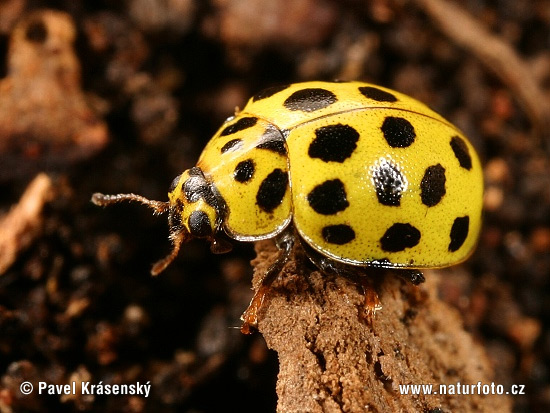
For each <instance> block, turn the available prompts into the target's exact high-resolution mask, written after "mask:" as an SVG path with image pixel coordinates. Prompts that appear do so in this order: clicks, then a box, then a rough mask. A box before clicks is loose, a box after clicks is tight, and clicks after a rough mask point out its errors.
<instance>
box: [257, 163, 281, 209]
mask: <svg viewBox="0 0 550 413" xmlns="http://www.w3.org/2000/svg"><path fill="white" fill-rule="evenodd" d="M287 187H288V174H287V173H286V172H284V171H282V170H281V169H279V168H277V169H275V170H273V171H272V172H271V173H270V174H269V175H267V177H266V178H265V179H264V180H263V181H262V183H261V184H260V189H259V190H258V193H257V194H256V203H257V204H258V206H259V207H260V208H261V209H262V210H263V211H265V212H273V210H274V209H275V208H277V207H278V206H279V205H280V204H281V202H283V198H284V197H285V193H286V189H287Z"/></svg>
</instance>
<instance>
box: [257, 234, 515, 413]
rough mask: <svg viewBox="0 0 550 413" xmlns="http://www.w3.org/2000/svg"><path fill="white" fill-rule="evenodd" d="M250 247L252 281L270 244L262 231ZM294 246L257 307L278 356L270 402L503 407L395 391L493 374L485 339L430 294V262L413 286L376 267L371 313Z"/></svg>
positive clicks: (296, 406)
mask: <svg viewBox="0 0 550 413" xmlns="http://www.w3.org/2000/svg"><path fill="white" fill-rule="evenodd" d="M256 251H257V254H258V255H257V258H256V259H255V260H254V261H253V265H254V266H255V276H254V286H255V287H256V288H257V286H258V283H259V280H260V278H261V276H262V274H263V273H264V272H265V270H266V269H267V267H268V266H269V264H270V263H271V262H273V260H274V259H275V258H276V256H277V250H276V248H275V247H274V245H273V244H272V243H270V242H269V241H265V242H259V243H257V246H256ZM293 254H294V256H293V258H292V259H291V261H290V262H289V263H288V264H287V265H286V266H285V268H284V270H283V272H282V273H281V275H280V277H279V279H278V280H276V281H275V282H274V284H273V287H272V289H271V290H270V292H269V295H268V297H267V299H266V303H265V305H264V307H263V308H262V309H261V311H260V314H259V316H260V317H259V331H260V332H261V334H263V336H264V338H265V340H266V342H267V344H268V346H269V347H270V348H271V349H273V350H275V351H276V352H277V353H278V356H279V362H280V372H279V377H278V383H277V394H278V397H279V399H278V407H277V411H279V412H340V411H343V412H362V411H374V412H391V411H393V412H397V411H403V412H404V411H407V412H412V411H424V412H429V411H433V412H437V411H443V412H446V411H457V412H458V411H460V412H468V411H492V412H495V411H499V412H506V411H510V408H511V407H510V400H509V398H507V397H506V396H498V395H497V396H491V395H425V394H420V395H415V396H412V395H400V392H399V385H400V384H433V385H434V390H439V388H436V386H437V385H439V384H441V383H444V384H451V385H456V384H457V383H458V382H460V383H463V384H468V385H470V384H477V382H478V381H481V383H482V384H491V380H492V379H491V377H492V372H491V368H490V366H489V363H488V361H487V358H486V356H485V354H484V351H483V349H482V347H481V346H480V345H478V344H476V343H474V341H473V340H472V337H471V336H470V335H469V334H468V333H466V332H465V331H464V329H463V326H462V321H461V318H460V316H459V314H458V313H457V312H456V311H455V310H454V309H452V308H450V307H449V306H448V305H446V304H445V303H443V302H442V301H441V300H439V299H438V297H437V291H436V290H437V279H438V275H437V272H436V271H426V273H425V275H426V283H425V284H423V285H421V286H418V287H415V286H413V285H411V284H409V283H407V282H405V281H403V280H401V279H400V278H399V277H396V276H395V274H391V273H390V272H388V273H387V274H385V275H384V276H383V277H378V278H379V279H377V280H375V281H374V286H375V288H376V290H377V293H378V295H379V297H380V300H381V303H382V306H383V308H382V310H380V311H378V312H377V313H376V315H375V317H374V319H373V320H372V322H370V323H369V322H365V321H364V320H363V319H361V318H360V317H359V312H360V311H361V309H362V308H361V306H362V305H363V302H364V296H363V294H362V292H361V288H358V286H357V285H356V284H355V283H353V282H351V281H349V280H348V279H346V278H344V277H336V278H334V277H327V276H326V275H323V274H321V273H319V272H318V271H316V270H315V269H314V268H313V267H312V266H311V265H310V264H309V263H308V262H307V259H306V258H305V257H304V256H303V252H302V251H301V249H300V248H297V249H296V250H295V251H294V253H293ZM497 384H498V383H497ZM437 409H441V410H437Z"/></svg>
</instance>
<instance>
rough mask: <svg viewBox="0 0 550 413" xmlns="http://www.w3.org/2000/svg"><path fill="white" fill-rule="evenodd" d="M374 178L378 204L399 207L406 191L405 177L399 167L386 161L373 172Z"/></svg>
mask: <svg viewBox="0 0 550 413" xmlns="http://www.w3.org/2000/svg"><path fill="white" fill-rule="evenodd" d="M372 178H373V181H374V187H375V188H376V196H377V197H378V202H379V203H381V204H382V205H386V206H399V205H400V204H401V195H402V194H403V190H404V189H405V177H404V176H403V174H402V173H401V171H399V169H398V168H397V166H395V165H392V164H391V163H389V162H387V161H386V160H384V162H380V165H379V166H378V167H377V168H376V169H375V170H374V171H373V173H372Z"/></svg>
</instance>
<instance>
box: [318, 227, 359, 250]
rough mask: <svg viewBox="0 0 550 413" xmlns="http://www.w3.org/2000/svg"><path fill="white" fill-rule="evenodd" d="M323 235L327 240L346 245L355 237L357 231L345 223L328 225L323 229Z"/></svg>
mask: <svg viewBox="0 0 550 413" xmlns="http://www.w3.org/2000/svg"><path fill="white" fill-rule="evenodd" d="M322 235H323V239H324V240H325V241H326V242H329V243H331V244H337V245H344V244H347V243H348V242H350V241H352V240H353V239H354V238H355V231H354V230H353V228H352V227H350V226H349V225H345V224H339V225H328V226H326V227H324V228H323V229H322Z"/></svg>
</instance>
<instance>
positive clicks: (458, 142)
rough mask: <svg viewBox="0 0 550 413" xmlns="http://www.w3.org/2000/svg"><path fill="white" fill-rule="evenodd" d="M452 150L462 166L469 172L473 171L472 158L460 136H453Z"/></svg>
mask: <svg viewBox="0 0 550 413" xmlns="http://www.w3.org/2000/svg"><path fill="white" fill-rule="evenodd" d="M451 148H452V150H453V152H454V153H455V156H456V159H458V163H459V164H460V166H461V167H463V168H464V169H467V170H470V169H472V157H471V156H470V151H469V150H468V145H466V142H464V140H463V139H462V138H459V137H458V136H453V137H452V138H451Z"/></svg>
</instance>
